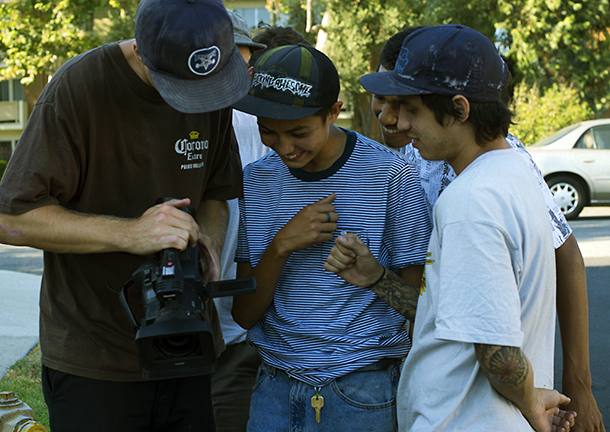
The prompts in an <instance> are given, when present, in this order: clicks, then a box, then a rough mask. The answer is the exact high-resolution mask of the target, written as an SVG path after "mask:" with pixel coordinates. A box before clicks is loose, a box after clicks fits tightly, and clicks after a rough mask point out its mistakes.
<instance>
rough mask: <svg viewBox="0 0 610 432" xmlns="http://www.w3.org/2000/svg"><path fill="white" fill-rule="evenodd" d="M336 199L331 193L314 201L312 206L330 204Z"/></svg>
mask: <svg viewBox="0 0 610 432" xmlns="http://www.w3.org/2000/svg"><path fill="white" fill-rule="evenodd" d="M336 198H337V194H335V193H331V194H330V195H328V196H325V197H324V198H322V199H320V200H318V201H316V202H315V203H314V204H332V202H333V201H334V200H335V199H336Z"/></svg>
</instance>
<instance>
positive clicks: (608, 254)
mask: <svg viewBox="0 0 610 432" xmlns="http://www.w3.org/2000/svg"><path fill="white" fill-rule="evenodd" d="M570 226H571V227H572V229H573V231H574V236H575V237H576V239H577V240H578V244H579V246H580V249H581V252H582V254H583V256H584V258H585V264H586V266H587V287H588V297H589V345H590V347H589V355H590V363H591V375H592V378H593V394H594V396H595V399H596V401H597V405H598V407H599V409H600V411H601V413H602V415H603V416H604V424H605V425H606V429H608V428H609V427H610V368H608V360H607V359H608V358H610V340H609V339H608V330H609V329H610V313H609V307H610V283H609V282H608V281H610V207H588V208H586V209H585V210H584V211H583V212H582V213H581V216H580V217H579V218H578V219H577V220H575V221H572V222H570ZM555 387H556V388H558V389H560V388H561V341H560V339H559V335H558V336H557V340H556V344H555ZM609 430H610V429H609Z"/></svg>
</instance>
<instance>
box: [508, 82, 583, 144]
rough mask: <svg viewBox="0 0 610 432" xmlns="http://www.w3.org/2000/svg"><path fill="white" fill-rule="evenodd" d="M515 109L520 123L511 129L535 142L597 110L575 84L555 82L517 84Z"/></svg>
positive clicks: (524, 138) (530, 141)
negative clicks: (541, 85) (544, 86)
mask: <svg viewBox="0 0 610 432" xmlns="http://www.w3.org/2000/svg"><path fill="white" fill-rule="evenodd" d="M511 109H512V110H513V111H514V113H515V115H516V118H515V123H517V124H516V125H513V126H511V128H510V132H511V133H512V134H513V135H515V136H516V137H517V138H519V139H520V140H521V141H522V142H523V143H524V144H525V145H531V144H534V143H535V142H537V141H539V140H541V139H542V138H544V137H546V136H548V135H550V134H552V133H553V132H555V131H558V130H559V129H561V128H563V127H565V126H568V125H571V124H573V123H578V122H580V121H584V120H590V119H591V118H593V111H591V109H590V108H589V106H588V105H587V104H586V103H585V102H584V101H583V100H582V98H581V97H580V95H579V94H578V92H577V91H576V90H574V89H573V88H572V87H571V86H566V85H559V84H553V86H552V87H550V88H548V89H546V90H541V89H539V88H538V86H537V85H534V86H532V87H529V86H527V85H525V84H523V83H521V84H519V85H517V86H516V87H515V92H514V97H513V103H512V105H511Z"/></svg>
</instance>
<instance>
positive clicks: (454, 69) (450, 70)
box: [325, 25, 575, 431]
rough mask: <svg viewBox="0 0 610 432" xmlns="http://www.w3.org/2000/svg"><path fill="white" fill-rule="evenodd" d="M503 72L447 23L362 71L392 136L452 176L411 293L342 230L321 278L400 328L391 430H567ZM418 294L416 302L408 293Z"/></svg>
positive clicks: (551, 300) (530, 205) (479, 40)
mask: <svg viewBox="0 0 610 432" xmlns="http://www.w3.org/2000/svg"><path fill="white" fill-rule="evenodd" d="M507 76H508V72H507V68H506V65H505V64H504V62H503V61H502V59H501V58H500V56H499V54H498V52H497V50H496V49H495V47H494V46H493V44H492V43H491V41H489V40H488V39H487V38H486V37H485V36H483V35H482V34H480V33H479V32H477V31H475V30H472V29H470V28H468V27H465V26H460V25H444V26H436V27H428V28H423V29H420V30H418V31H416V32H414V33H412V34H411V35H410V36H408V37H407V38H406V39H405V41H404V44H403V48H402V50H401V53H400V55H399V59H398V62H397V63H396V66H395V68H394V70H393V71H391V72H385V73H377V74H371V75H366V76H364V77H362V78H361V83H362V85H363V87H364V88H366V89H367V90H368V91H370V92H372V93H374V94H377V95H396V96H397V102H398V104H399V105H400V114H399V119H398V126H399V128H400V129H401V130H405V131H407V135H408V136H409V137H410V138H411V139H412V140H413V141H412V144H413V146H414V147H415V148H416V149H418V150H419V152H420V154H421V156H422V157H423V158H424V159H428V160H446V161H447V162H448V163H449V165H450V166H451V167H452V168H453V170H454V171H455V173H456V174H457V178H456V179H455V180H454V181H453V182H452V183H451V184H450V185H449V186H448V187H447V188H446V189H445V191H444V192H443V194H442V195H441V196H440V198H439V200H438V201H437V203H436V205H435V207H434V220H433V222H434V223H433V225H434V230H433V233H432V236H431V240H430V245H429V248H428V259H427V262H426V270H425V274H424V279H423V284H422V286H421V288H420V287H416V286H408V284H406V283H404V281H401V280H399V279H398V278H396V277H395V276H394V275H392V274H391V273H390V272H387V271H386V270H385V269H384V268H383V267H381V266H380V265H379V264H378V263H377V262H376V260H374V259H373V257H372V256H371V254H370V253H369V251H368V248H367V247H366V245H365V244H364V243H362V242H361V241H360V239H359V238H358V237H357V236H356V235H354V234H346V235H342V236H339V237H338V238H337V240H336V245H335V247H334V248H333V250H332V252H331V255H330V256H329V258H328V260H327V263H326V265H325V268H326V269H327V270H330V271H333V272H335V273H337V274H338V275H339V276H341V277H343V278H344V279H345V280H346V281H348V282H350V283H353V284H355V285H359V286H363V287H369V288H370V289H372V290H373V291H374V292H376V293H377V294H378V295H380V296H381V297H382V298H385V299H386V301H387V302H388V303H389V304H391V305H393V306H394V307H395V308H396V309H397V310H399V311H401V312H402V313H403V314H404V315H405V316H406V317H408V318H411V319H412V318H413V317H414V313H415V308H417V319H416V320H415V327H414V341H413V348H412V350H411V352H410V354H409V356H408V357H407V360H406V362H405V365H404V367H403V370H402V376H401V381H400V385H399V393H398V397H397V404H398V419H399V430H401V431H435V430H503V429H506V428H509V427H510V428H511V430H531V428H532V427H533V428H534V429H535V430H538V431H548V430H562V429H558V425H559V427H560V428H564V429H565V430H567V429H569V427H570V426H571V425H573V423H574V415H575V414H574V413H566V412H565V411H561V410H559V408H557V407H556V405H558V404H565V403H568V402H569V399H568V398H567V397H566V396H563V395H561V394H559V393H558V392H557V391H555V390H552V386H553V353H554V349H553V344H554V329H555V327H554V326H555V310H554V304H555V265H554V264H555V263H554V256H553V249H552V242H553V240H552V236H551V232H550V230H549V229H548V226H549V222H548V218H547V217H546V215H545V213H546V212H545V204H544V199H543V197H542V194H541V192H540V187H539V185H538V181H537V179H536V177H535V176H534V174H533V173H532V172H531V170H530V169H529V167H528V166H527V164H526V163H525V162H524V161H523V159H522V158H521V157H520V156H519V155H517V154H516V153H515V152H514V151H513V150H512V148H511V146H510V144H509V143H508V142H507V141H506V136H507V133H508V127H509V125H510V123H511V113H510V111H509V110H508V109H507V108H506V107H505V106H504V105H503V104H502V103H501V102H500V93H501V89H502V88H503V87H504V85H505V84H506V78H507ZM418 294H419V295H418Z"/></svg>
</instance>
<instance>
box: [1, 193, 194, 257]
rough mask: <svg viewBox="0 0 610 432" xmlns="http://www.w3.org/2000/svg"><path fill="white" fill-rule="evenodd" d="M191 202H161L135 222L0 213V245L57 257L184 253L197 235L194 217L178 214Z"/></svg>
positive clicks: (42, 212) (45, 210)
mask: <svg viewBox="0 0 610 432" xmlns="http://www.w3.org/2000/svg"><path fill="white" fill-rule="evenodd" d="M189 202H190V201H189V200H188V199H184V200H172V201H171V202H168V203H164V204H159V205H156V206H154V207H151V208H149V209H148V210H146V211H145V212H144V214H143V215H142V216H140V217H139V218H137V219H121V218H115V217H111V216H100V215H89V214H82V213H77V212H72V211H69V210H67V209H65V208H63V207H60V206H57V205H49V206H44V207H39V208H37V209H34V210H31V211H28V212H26V213H22V214H20V215H7V214H0V242H1V243H6V244H11V245H15V246H30V247H34V248H37V249H43V250H47V251H51V252H58V253H102V252H128V253H132V254H136V255H147V254H150V253H154V252H157V251H159V250H162V249H166V248H176V249H180V250H182V249H185V248H186V246H187V245H188V244H189V243H190V244H194V243H195V241H197V238H198V234H199V227H198V226H197V224H196V223H195V221H194V220H193V218H192V217H191V216H190V215H188V214H186V213H185V212H183V211H181V210H178V209H179V208H183V207H186V206H187V205H188V204H189Z"/></svg>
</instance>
